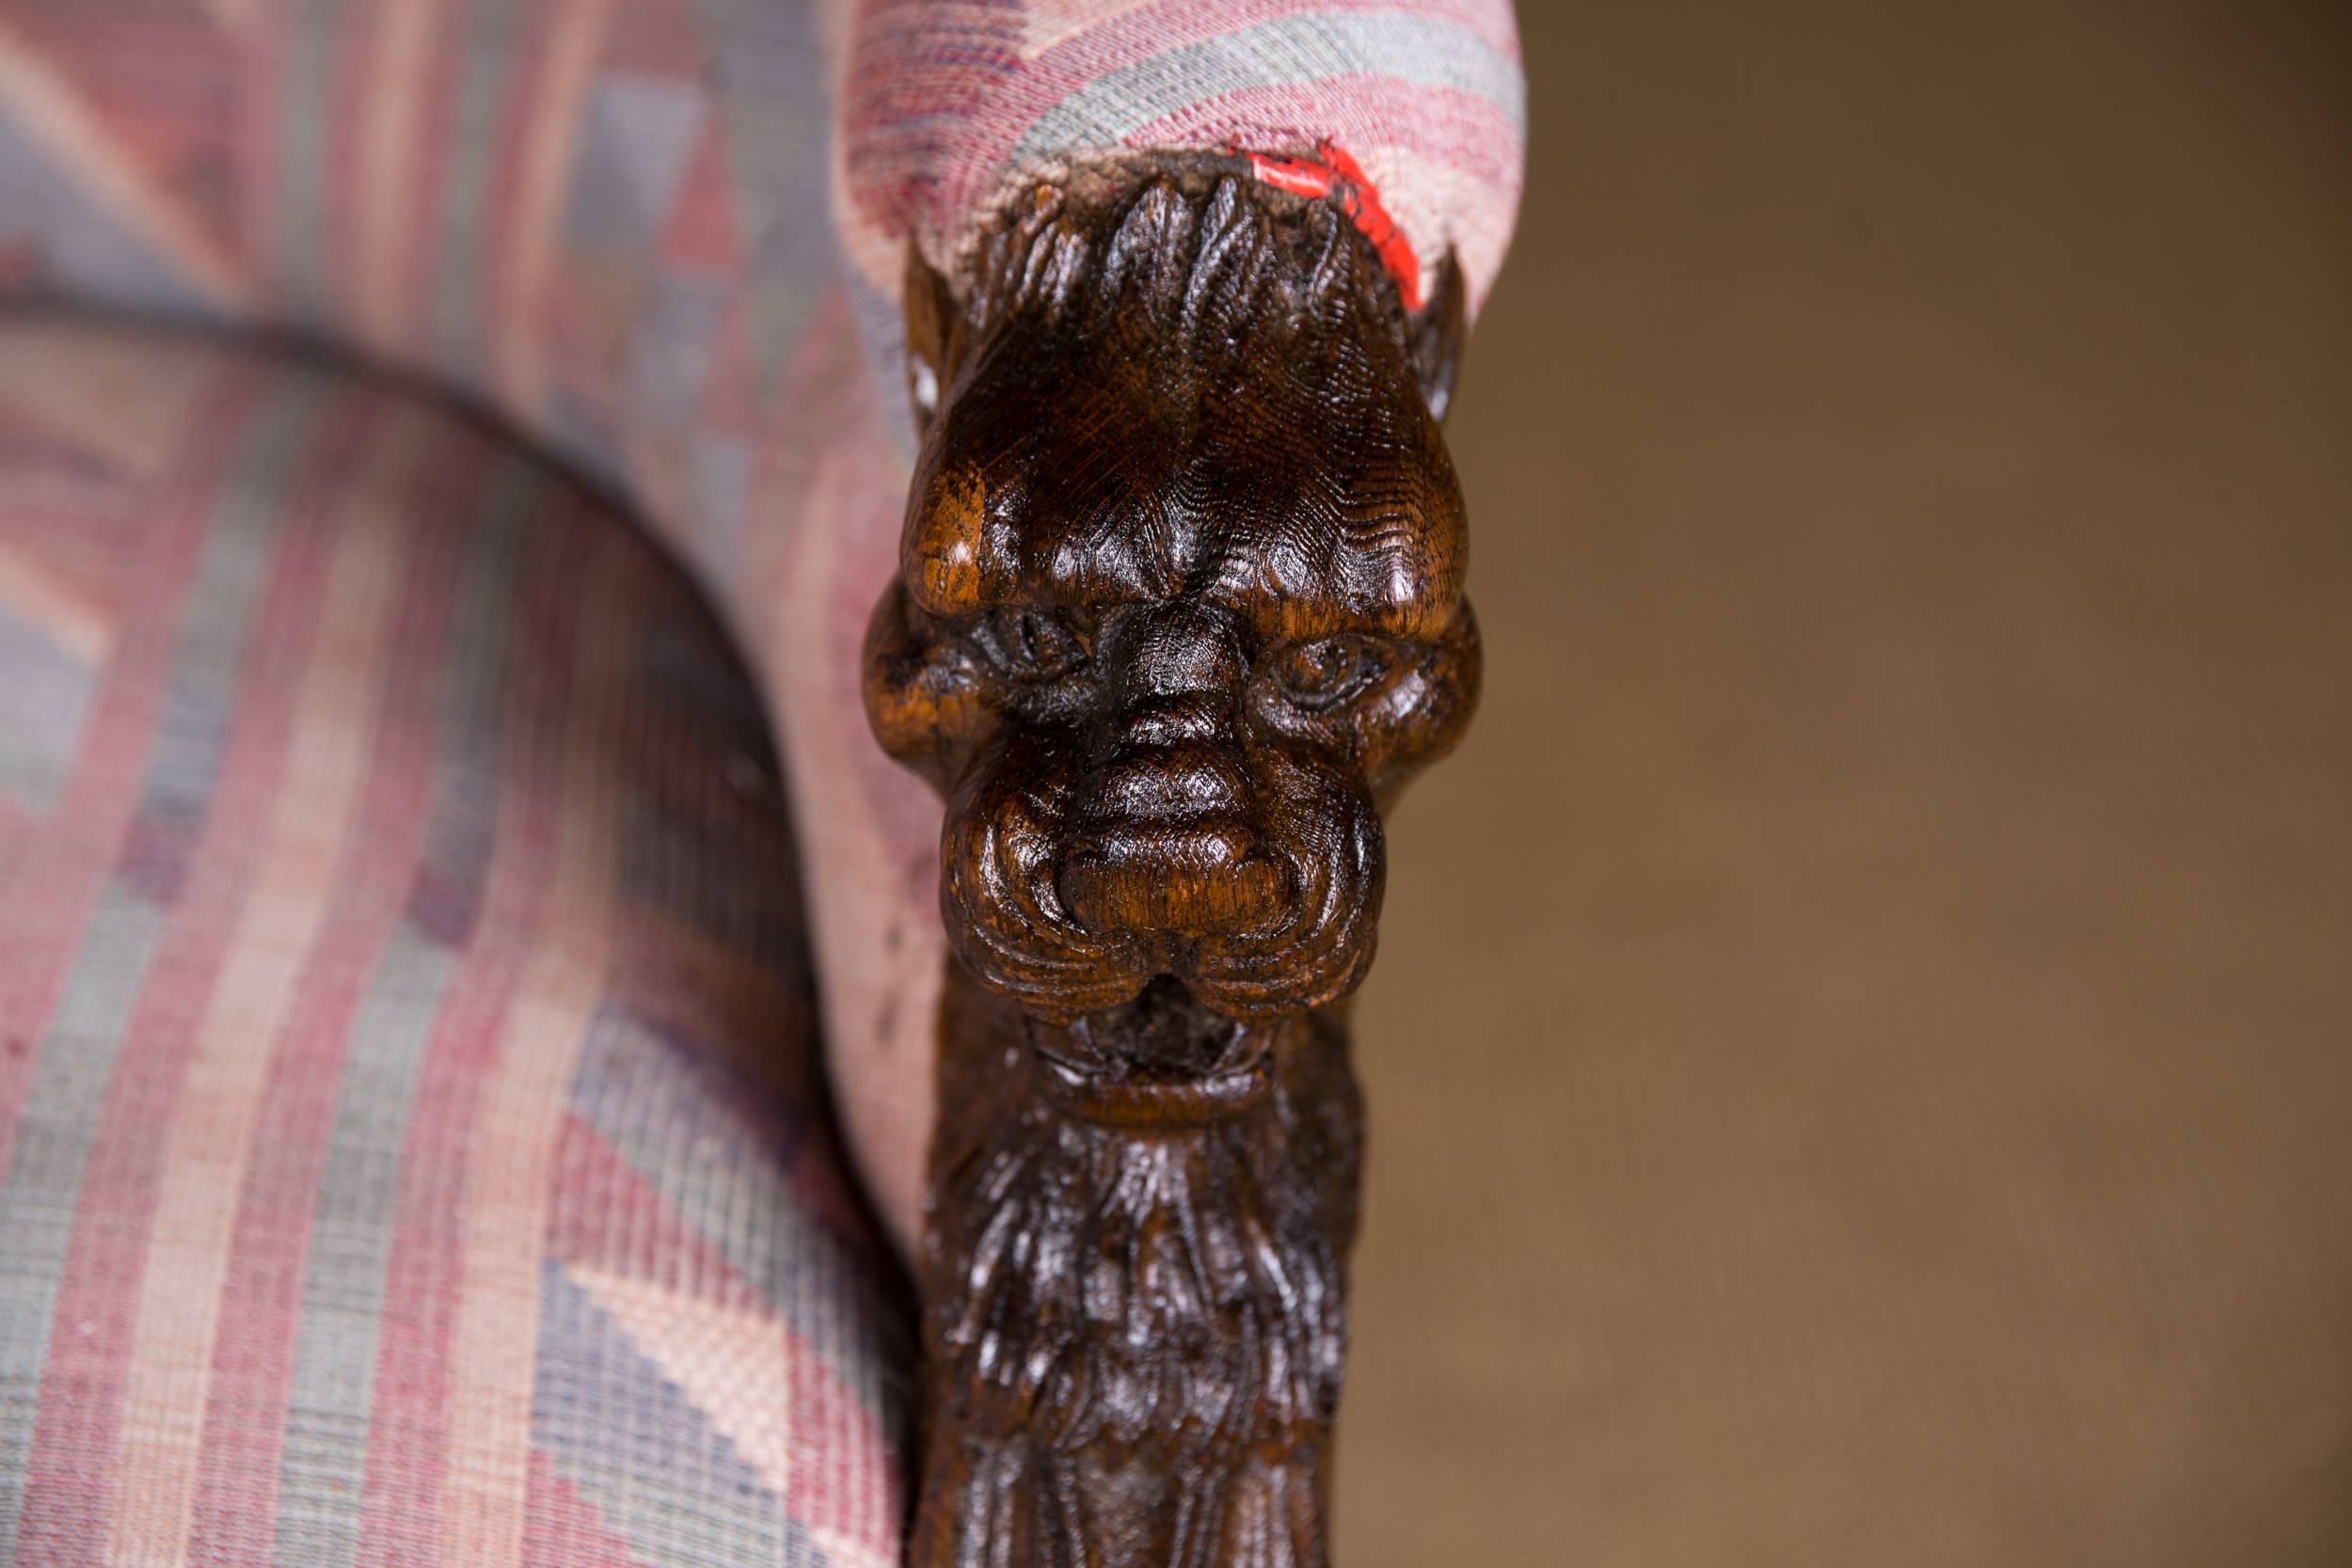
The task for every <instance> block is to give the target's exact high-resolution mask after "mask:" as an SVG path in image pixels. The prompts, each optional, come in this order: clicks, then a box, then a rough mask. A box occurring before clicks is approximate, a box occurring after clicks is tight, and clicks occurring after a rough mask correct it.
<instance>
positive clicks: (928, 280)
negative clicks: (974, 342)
mask: <svg viewBox="0 0 2352 1568" xmlns="http://www.w3.org/2000/svg"><path fill="white" fill-rule="evenodd" d="M962 319H963V312H962V311H961V309H958V308H957V305H956V295H955V291H954V290H953V289H951V288H949V287H948V285H947V279H946V278H945V277H941V276H940V275H939V274H938V273H937V272H935V271H933V270H932V268H931V264H930V262H929V261H925V260H924V259H923V247H922V246H921V245H915V244H914V243H913V242H909V244H908V245H907V286H906V323H907V397H908V398H909V400H910V401H912V402H913V404H914V428H915V430H916V432H917V433H918V434H919V433H921V432H922V431H923V430H925V429H927V428H929V426H930V422H931V416H932V415H933V414H936V413H938V412H939V400H940V399H941V398H942V397H944V396H945V395H946V391H947V377H948V376H949V374H950V373H952V372H953V371H954V368H955V367H954V362H953V360H952V358H951V357H950V356H951V354H952V352H953V350H954V348H955V346H956V344H955V333H956V327H957V325H958V324H959V323H960V322H961V320H962Z"/></svg>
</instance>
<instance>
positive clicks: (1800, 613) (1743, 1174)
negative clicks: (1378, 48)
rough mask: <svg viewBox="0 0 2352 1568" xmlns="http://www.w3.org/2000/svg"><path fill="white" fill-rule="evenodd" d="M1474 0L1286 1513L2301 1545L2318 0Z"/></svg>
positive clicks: (2310, 1296) (2145, 1564)
mask: <svg viewBox="0 0 2352 1568" xmlns="http://www.w3.org/2000/svg"><path fill="white" fill-rule="evenodd" d="M1521 10H1522V18H1523V24H1524V27H1525V32H1526V41H1527V53H1528V68H1529V76H1530V78H1531V82H1532V85H1533V87H1532V96H1533V107H1532V117H1533V120H1534V167H1533V169H1532V171H1531V182H1530V188H1529V192H1528V198H1527V205H1526V219H1525V228H1524V229H1523V230H1522V233H1521V238H1520V241H1519V244H1518V248H1517V250H1516V251H1515V253H1514V257H1513V260H1512V262H1511V266H1510V269H1509V271H1508V273H1507V274H1506V276H1505V279H1504V282H1503V284H1502V289H1501V290H1500V292H1499V293H1497V295H1496V297H1495V299H1494V301H1493V305H1492V308H1491V309H1490V311H1489V312H1488V314H1487V315H1486V318H1485V320H1484V321H1483V322H1482V324H1481V326H1480V332H1479V335H1478V337H1477V339H1476V341H1475V342H1474V344H1473V346H1472V352H1471V357H1470V365H1469V371H1468V377H1467V382H1466V386H1465V391H1464V395H1463V397H1462V399H1461V401H1460V403H1459V404H1458V405H1457V412H1456V414H1455V416H1454V423H1453V430H1454V440H1455V450H1456V452H1457V455H1458V457H1459V460H1460V464H1461V467H1462V468H1463V470H1464V473H1465V477H1466V483H1467V485H1468V487H1469V491H1470V501H1471V506H1472V528H1473V536H1474V539H1475V546H1474V547H1475V565H1474V569H1473V576H1472V590H1473V593H1474V594H1475V596H1476V599H1477V603H1478V606H1479V609H1480V610H1481V613H1482V616H1483V618H1484V621H1485V625H1486V632H1487V652H1488V689H1487V696H1486V706H1485V709H1484V712H1483V714H1482V716H1481V719H1480V721H1479V724H1478V726H1477V728H1476V729H1475V731H1474V732H1473V735H1472V737H1471V740H1470V744H1469V746H1468V748H1467V749H1466V751H1465V752H1464V753H1463V754H1462V755H1461V756H1460V757H1459V758H1457V759H1456V760H1455V761H1454V762H1453V763H1450V764H1449V765H1447V766H1446V767H1445V768H1441V769H1439V770H1438V772H1437V773H1435V774H1433V775H1432V776H1431V778H1430V779H1429V781H1428V782H1427V783H1425V784H1422V785H1421V786H1419V788H1418V790H1417V792H1416V793H1415V794H1414V796H1413V797H1412V798H1411V799H1410V800H1408V801H1407V802H1406V807H1405V809H1404V810H1403V811H1402V813H1400V814H1399V816H1398V819H1397V820H1396V822H1395V823H1394V825H1393V828H1394V831H1393V835H1392V837H1393V842H1394V857H1393V859H1394V866H1393V870H1392V873H1391V883H1390V895H1389V897H1390V902H1389V909H1390V913H1389V915H1388V917H1387V923H1386V927H1385V930H1384V936H1383V958H1382V962H1381V965H1380V967H1379V968H1378V969H1377V970H1376V971H1375V975H1374V979H1373V982H1372V984H1371V986H1370V987H1369V988H1368V989H1367V991H1366V993H1365V995H1364V999H1363V1003H1362V1006H1361V1011H1360V1017H1361V1020H1362V1026H1361V1040H1362V1057H1363V1067H1364V1072H1365V1076H1366V1079H1367V1081H1368V1084H1369V1086H1370V1090H1371V1093H1372V1097H1373V1116H1374V1122H1373V1133H1374V1155H1373V1166H1372V1188H1371V1194H1370V1211H1369V1221H1368V1229H1367V1234H1366V1235H1365V1238H1364V1242H1363V1246H1362V1250H1361V1252H1360V1254H1359V1267H1358V1275H1357V1277H1358V1280H1359V1297H1358V1299H1359V1319H1358V1321H1359V1330H1358V1349H1357V1353H1356V1357H1355V1361H1354V1368H1353V1372H1352V1383H1351V1394H1350V1400H1349V1404H1348V1408H1347V1413H1346V1416H1345V1418H1344V1423H1343V1439H1342V1441H1343V1453H1342V1473H1341V1482H1340V1485H1341V1498H1340V1514H1341V1519H1340V1529H1341V1537H1340V1542H1339V1548H1340V1559H1341V1561H1342V1562H1343V1565H1344V1568H1403V1565H1407V1564H1410V1565H1413V1568H1430V1565H1437V1564H1446V1565H1451V1564H1478V1565H1480V1568H1516V1565H1521V1564H1525V1565H1536V1564H1541V1565H1544V1568H1555V1565H1560V1564H1576V1565H1579V1568H1617V1565H1637V1564H1638V1565H1640V1568H1673V1565H1681V1564H1710V1565H1712V1564H1722V1565H1725V1568H1730V1565H1737V1568H1772V1565H1777V1564H1800V1563H1802V1564H1806V1565H1808V1568H1812V1565H1820V1564H1846V1563H1853V1564H1869V1565H1872V1568H1908V1565H1914V1564H1921V1565H1924V1564H1937V1565H1942V1564H1955V1565H1956V1564H1998V1565H2002V1568H2011V1565H2016V1568H2026V1565H2039V1564H2065V1565H2068V1568H2086V1565H2092V1568H2095V1565H2104V1564H2117V1565H2123V1564H2130V1565H2132V1568H2169V1565H2172V1564H2180V1565H2183V1568H2187V1565H2191V1564H2195V1565H2200V1568H2204V1565H2211V1564H2234V1563H2244V1564H2258V1565H2262V1568H2301V1565H2306V1564H2312V1565H2318V1564H2344V1563H2352V48H2347V36H2346V35H2347V27H2346V19H2347V16H2348V15H2352V7H2346V6H2344V5H2341V4H2336V5H2320V4H2313V5H2307V6H2301V7H2296V6H2284V5H2262V4H2215V5H2209V6H2205V7H2201V8H2198V7H2175V6H2165V5H2160V4H2155V3H2152V0H2131V3H2122V0H2111V3H2098V0H1977V3H1974V4H1970V5H1965V6H1942V7H1928V6H1909V7H1903V6H1892V7H1890V6H1883V5H1877V4H1864V3H1859V0H1856V3H1851V4H1840V3H1836V0H1784V3H1781V4H1776V5H1772V6H1752V5H1743V4H1735V3H1731V0H1724V3H1722V4H1716V5H1692V4H1676V3H1662V4H1651V3H1633V0H1606V3H1583V0H1521Z"/></svg>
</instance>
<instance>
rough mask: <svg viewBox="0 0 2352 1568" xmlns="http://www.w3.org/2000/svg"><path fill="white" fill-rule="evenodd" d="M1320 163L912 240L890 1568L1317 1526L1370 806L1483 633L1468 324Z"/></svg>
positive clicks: (880, 661) (1305, 1543)
mask: <svg viewBox="0 0 2352 1568" xmlns="http://www.w3.org/2000/svg"><path fill="white" fill-rule="evenodd" d="M1400 249H1401V242H1400V241H1399V240H1398V239H1397V237H1396V235H1395V232H1394V230H1392V229H1391V228H1390V227H1389V226H1388V225H1387V223H1386V221H1385V219H1383V218H1382V217H1381V215H1380V214H1379V212H1378V206H1377V202H1376V199H1375V198H1374V197H1373V196H1372V193H1371V192H1370V191H1369V189H1368V188H1367V187H1364V186H1362V185H1361V184H1360V182H1359V180H1358V179H1357V178H1356V177H1354V176H1353V173H1352V166H1348V165H1347V164H1346V162H1345V160H1344V158H1343V157H1340V156H1338V155H1335V154H1328V153H1327V154H1326V155H1325V156H1324V157H1321V158H1317V159H1296V158H1281V159H1277V158H1268V157H1255V156H1251V155H1248V154H1237V155H1234V156H1231V157H1222V156H1213V155H1200V156H1192V157H1159V158H1155V159H1153V160H1151V161H1150V162H1148V163H1145V164H1136V163H1120V162H1113V163H1105V164H1102V165H1099V166H1092V167H1089V168H1084V169H1078V170H1066V171H1062V172H1060V173H1059V174H1057V178H1056V179H1055V181H1054V182H1052V183H1051V184H1041V185H1038V186H1035V187H1034V188H1032V189H1030V190H1028V191H1027V192H1025V193H1024V194H1023V195H1022V196H1021V197H1020V198H1019V199H1018V200H1017V201H1016V202H1014V203H1013V204H1012V205H1011V206H1010V207H1009V209H1008V210H1007V211H1005V212H1004V213H1002V214H1000V216H999V218H998V220H997V221H996V222H995V223H994V224H993V226H992V227H991V228H990V229H989V230H987V231H986V233H985V234H984V236H983V239H982V241H981V243H980V245H979V247H978V249H977V253H976V254H975V255H974V256H973V258H972V259H971V263H970V265H969V267H968V269H967V273H968V276H966V277H963V278H962V279H961V281H960V283H959V284H954V285H951V284H950V283H949V282H948V281H947V280H946V279H945V278H943V277H939V276H937V275H936V274H934V273H933V272H932V271H931V270H930V268H929V267H928V266H927V265H926V264H925V263H924V262H923V261H921V260H920V259H919V258H918V259H916V260H915V261H914V262H913V263H912V265H911V269H910V277H909V283H908V299H907V315H908V326H909V340H910V359H911V363H910V378H911V384H912V390H913V394H914V401H915V406H916V411H917V415H918V418H919V420H920V421H921V424H922V430H923V446H922V453H921V458H920V462H919V464H918V467H917V470H916V475H915V480H914V489H913V494H912V497H911V499H910V501H909V505H908V512H907V526H906V534H905V539H904V544H903V546H902V553H901V562H900V564H901V570H900V577H899V579H898V582H897V583H896V584H895V585H894V586H893V587H892V588H891V589H890V590H889V592H888V593H887V594H885V595H884V597H883V600H882V604H881V606H880V607H879V608H878V610H877V611H876V614H875V617H874V621H873V626H872V629H871V631H870V634H869V636H868V641H867V649H866V656H867V657H866V699H867V709H868V712H869V714H870V716H871V718H872V721H873V724H874V728H875V731H876V733H877V735H878V736H880V737H881V739H882V743H883V744H884V746H886V747H887V748H888V749H889V750H890V752H892V753H893V754H894V755H896V756H897V757H898V758H899V759H900V760H901V761H903V762H905V763H907V764H908V765H909V766H911V767H914V768H917V769H919V770H921V771H922V772H923V773H924V774H925V775H926V776H927V777H928V778H930V781H931V782H932V783H933V784H935V785H937V787H938V788H939V790H940V792H941V793H942V795H943V796H944V797H945V798H946V801H947V813H946V829H945V832H944V835H943V839H942V862H943V863H942V896H941V904H942V911H943V913H944V916H945V918H946V924H947V929H948V933H949V938H950V943H951V948H952V951H953V953H954V959H953V961H952V963H951V966H950V967H951V974H949V976H948V984H947V989H946V1004H945V1006H944V1007H943V1010H942V1018H941V1028H942V1047H943V1049H942V1056H941V1067H940V1089H941V1094H940V1103H941V1114H940V1126H939V1130H938V1132H937V1134H936V1138H935V1141H934V1145H933V1149H932V1156H931V1186H930V1211H929V1216H928V1226H927V1233H926V1237H925V1242H924V1252H923V1256H922V1258H921V1259H920V1262H919V1267H918V1276H919V1283H920V1286H921V1290H922V1293H923V1300H924V1344H925V1349H926V1352H927V1363H926V1369H925V1374H924V1375H925V1379H926V1386H925V1398H924V1415H925V1437H924V1446H923V1452H922V1462H923V1470H922V1489H921V1497H920V1501H919V1509H918V1516H917V1520H916V1525H915V1532H914V1553H913V1557H914V1562H915V1563H916V1564H917V1565H918V1568H948V1565H954V1568H980V1565H983V1564H985V1565H990V1568H1026V1565H1031V1564H1039V1565H1053V1568H1124V1565H1128V1564H1134V1565H1138V1568H1140V1565H1144V1564H1150V1565H1152V1568H1161V1565H1174V1568H1229V1565H1237V1564H1238V1565H1259V1564H1267V1565H1273V1564H1280V1565H1300V1568H1304V1565H1311V1564H1322V1563H1324V1562H1326V1561H1327V1557H1328V1553H1327V1547H1326V1544H1325V1541H1326V1530H1325V1514H1326V1509H1327V1491H1328V1485H1329V1452H1330V1429H1331V1421H1332V1418H1333V1415H1334V1412H1335V1410H1336V1408H1337V1404H1338V1400H1339V1393H1340V1383H1341V1374H1342V1370H1343V1354H1344V1348H1345V1342H1346V1317H1345V1302H1344V1294H1345V1291H1344V1275H1345V1260H1346V1255H1347V1250H1348V1246H1349V1243H1350V1239H1351V1237H1352V1235H1353V1232H1354V1228H1355V1219H1356V1202H1357V1187H1358V1173H1359V1157H1360V1149H1361V1115H1360V1106H1359V1100H1358V1096H1357V1091H1356V1086H1355V1082H1354V1079H1353V1076H1352V1074H1351V1072H1350V1070H1349V1068H1348V1062H1347V1038H1346V1029H1345V1023H1344V1019H1343V1010H1342V1006H1341V998H1343V996H1344V995H1345V994H1346V993H1347V992H1348V991H1349V990H1351V989H1352V988H1353V987H1354V986H1355V985H1356V983H1357V982H1358V981H1359V979H1360V978H1361V977H1362V975H1363V974H1364V971H1365V969H1366V967H1367V966H1368V965H1369V964H1370V962H1371V959H1372V953H1373V940H1374V928H1375V922H1376V920H1377V917H1378V913H1379V905H1380V892H1381V877H1382V840H1381V829H1380V815H1379V814H1380V810H1381V808H1382V807H1383V806H1384V805H1385V804H1386V803H1387V802H1388V801H1389V800H1391V799H1392V798H1393V796H1394V794H1395V792H1396V790H1397V788H1398V787H1399V786H1400V785H1401V784H1403V782H1404V780H1405V779H1406V776H1407V775H1408V774H1409V773H1410V772H1411V771H1413V770H1414V769H1415V768H1418V767H1419V766H1421V765H1422V764H1424V763H1426V762H1428V761H1431V760H1433V759H1434V758H1436V757H1438V756H1439V755H1441V754H1442V753H1443V752H1446V751H1447V750H1448V749H1450V748H1451V747H1452V745H1453V744H1454V741H1455V740H1456V739H1457V738H1458V737H1459V736H1460V734H1461V731H1462V729H1463V726H1464V724H1465V723H1466V722H1467V721H1468V719H1469V716H1470V709H1471V706H1472V705H1473V703H1474V701H1475V697H1476V688H1477V682H1478V667H1479V656H1478V641H1477V634H1476V630H1475V627H1474V625H1473V623H1472V621H1471V618H1470V609H1469V606H1468V605H1467V603H1466V602H1465V601H1464V599H1463V595H1462V582H1463V569H1464V545H1465V534H1464V523H1463V515H1462V502H1461V495H1460V490H1459V487H1458V485H1457V484H1456V483H1455V481H1454V472H1453V469H1452V467H1451V465H1450V463H1449V462H1448V459H1447V456H1446V451H1445V445H1444V442H1443V440H1442V438H1441V436H1439V434H1438V418H1437V416H1438V414H1440V413H1442V410H1443V405H1444V402H1445V399H1446V396H1447V392H1448V390H1449V388H1450V387H1451V383H1452V377H1453V372H1454V363H1455V360H1456V358H1457V356H1458V352H1459V347H1460V341H1461V337H1462V320H1463V315H1462V299H1461V289H1460V285H1459V282H1458V279H1457V277H1456V275H1455V273H1454V269H1453V267H1452V265H1451V262H1450V261H1449V263H1448V264H1447V265H1445V266H1444V267H1442V268H1440V269H1439V272H1438V277H1439V279H1440V283H1439V286H1438V289H1437V290H1436V291H1435V297H1434V298H1432V299H1430V300H1429V301H1427V302H1425V303H1424V302H1423V301H1422V300H1421V299H1420V298H1419V297H1418V295H1419V290H1418V287H1417V285H1418V271H1417V268H1416V267H1415V265H1414V263H1413V261H1412V258H1411V257H1410V256H1409V255H1404V256H1400V255H1399V254H1398V252H1399V250H1400Z"/></svg>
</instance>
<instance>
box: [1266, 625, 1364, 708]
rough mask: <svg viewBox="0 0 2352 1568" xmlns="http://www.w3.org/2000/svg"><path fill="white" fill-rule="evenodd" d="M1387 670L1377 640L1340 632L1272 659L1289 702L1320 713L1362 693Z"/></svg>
mask: <svg viewBox="0 0 2352 1568" xmlns="http://www.w3.org/2000/svg"><path fill="white" fill-rule="evenodd" d="M1387 670H1388V660H1387V658H1386V657H1384V656H1383V655H1382V653H1381V651H1380V647H1379V645H1378V644H1377V643H1375V642H1374V641H1372V639H1370V638H1368V637H1358V636H1356V635H1354V634H1352V633H1348V632H1342V633H1341V634H1340V635H1338V636H1336V637H1326V638H1322V639H1319V640H1318V641H1313V642H1301V643H1299V644H1298V645H1296V646H1295V647H1292V648H1286V649H1284V650H1283V651H1282V653H1281V655H1280V656H1279V657H1278V658H1277V659H1276V661H1275V665H1274V678H1275V680H1276V681H1277V682H1278V683H1279V685H1280V686H1281V688H1282V694H1283V695H1284V696H1285V697H1288V698H1289V699H1290V700H1291V701H1292V702H1293V703H1295V704H1296V705H1298V706H1300V707H1302V708H1305V709H1307V710H1308V711H1309V712H1311V713H1321V712H1325V711H1327V710H1328V709H1331V708H1335V707H1338V706H1340V705H1343V704H1345V703H1348V702H1352V701H1354V700H1355V699H1356V698H1358V697H1359V696H1361V695H1363V693H1364V692H1366V691H1367V690H1369V689H1371V688H1372V686H1373V684H1374V683H1375V682H1376V681H1378V680H1379V678H1380V677H1381V676H1382V675H1383V674H1384V673H1387Z"/></svg>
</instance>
